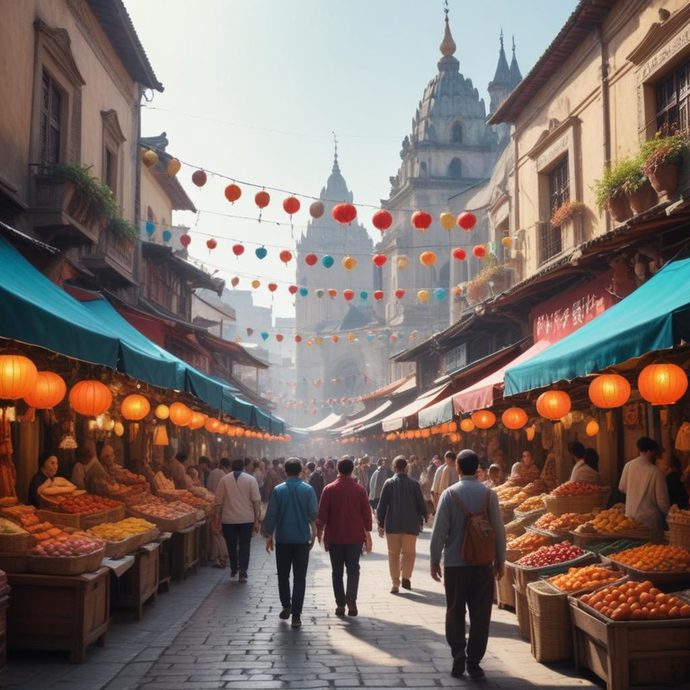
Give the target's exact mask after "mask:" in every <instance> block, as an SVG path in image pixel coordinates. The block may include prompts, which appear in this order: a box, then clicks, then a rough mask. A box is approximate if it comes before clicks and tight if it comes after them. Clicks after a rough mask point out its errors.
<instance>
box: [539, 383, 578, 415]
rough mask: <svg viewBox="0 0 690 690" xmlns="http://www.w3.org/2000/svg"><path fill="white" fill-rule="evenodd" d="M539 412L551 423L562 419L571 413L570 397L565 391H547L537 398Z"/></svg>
mask: <svg viewBox="0 0 690 690" xmlns="http://www.w3.org/2000/svg"><path fill="white" fill-rule="evenodd" d="M537 412H538V413H539V414H540V415H541V416H542V417H544V418H545V419H550V420H551V421H556V420H558V419H562V418H563V417H565V416H566V415H567V414H568V412H570V396H569V395H568V394H567V393H566V392H565V391H555V390H554V391H546V392H545V393H542V394H541V395H540V396H539V397H538V398H537Z"/></svg>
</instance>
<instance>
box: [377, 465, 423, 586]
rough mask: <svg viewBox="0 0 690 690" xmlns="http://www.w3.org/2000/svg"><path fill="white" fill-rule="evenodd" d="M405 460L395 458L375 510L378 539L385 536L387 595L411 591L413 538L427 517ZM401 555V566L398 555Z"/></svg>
mask: <svg viewBox="0 0 690 690" xmlns="http://www.w3.org/2000/svg"><path fill="white" fill-rule="evenodd" d="M407 469H408V467H407V460H406V459H405V458H404V457H403V456H402V455H398V457H397V458H395V460H393V471H394V472H395V476H394V477H393V478H392V479H389V480H387V481H386V483H385V484H384V485H383V490H382V491H381V498H380V499H379V505H378V508H377V509H376V519H377V522H378V524H379V536H380V537H383V535H384V532H385V534H386V543H387V544H388V569H389V570H390V574H391V583H392V586H391V594H397V593H398V592H399V591H400V584H401V583H400V576H401V573H402V587H403V589H412V583H411V582H410V580H411V579H412V571H413V570H414V561H415V556H416V550H417V536H418V535H419V531H420V528H421V526H422V525H423V524H424V522H425V521H426V518H427V511H426V505H425V503H424V496H423V495H422V488H421V487H420V486H419V482H418V481H417V480H416V479H413V478H412V477H409V476H408V475H407ZM401 554H402V563H401V560H400V556H401Z"/></svg>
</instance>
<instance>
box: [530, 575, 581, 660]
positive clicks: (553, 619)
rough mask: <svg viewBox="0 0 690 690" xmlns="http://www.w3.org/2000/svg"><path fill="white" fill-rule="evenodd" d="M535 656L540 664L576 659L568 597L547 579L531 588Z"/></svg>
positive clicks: (532, 639)
mask: <svg viewBox="0 0 690 690" xmlns="http://www.w3.org/2000/svg"><path fill="white" fill-rule="evenodd" d="M527 604H528V606H529V620H530V638H531V640H530V641H531V649H532V656H533V657H534V658H535V659H536V660H537V661H539V662H546V661H566V660H568V659H571V658H572V656H573V633H572V629H571V626H570V608H569V605H568V595H567V594H564V593H563V592H561V591H560V590H558V589H556V588H555V587H554V586H553V585H551V584H550V583H549V582H545V581H543V580H541V581H538V582H530V583H529V585H528V586H527Z"/></svg>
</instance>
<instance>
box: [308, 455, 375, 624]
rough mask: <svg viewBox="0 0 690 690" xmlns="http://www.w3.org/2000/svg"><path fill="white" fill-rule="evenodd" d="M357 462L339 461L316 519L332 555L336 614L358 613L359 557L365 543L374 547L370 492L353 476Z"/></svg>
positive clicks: (347, 459) (320, 532)
mask: <svg viewBox="0 0 690 690" xmlns="http://www.w3.org/2000/svg"><path fill="white" fill-rule="evenodd" d="M353 469H354V463H353V462H352V460H351V459H350V458H349V457H348V456H347V455H346V456H344V457H343V458H341V459H340V460H339V461H338V478H337V479H336V480H335V481H334V482H333V483H331V484H328V485H327V486H326V487H325V488H324V490H323V493H322V494H321V503H320V504H319V516H318V519H317V521H316V524H317V527H318V530H319V532H318V534H319V542H321V541H322V540H323V544H324V548H325V549H326V551H328V554H329V556H330V558H331V568H332V570H333V594H334V595H335V604H336V609H335V615H336V616H344V615H345V605H347V613H348V615H349V616H356V615H357V590H358V588H359V557H360V556H361V554H362V545H363V544H366V547H367V550H371V536H370V534H369V532H371V527H372V520H371V508H370V507H369V502H368V501H367V492H366V491H365V490H364V487H363V486H361V485H359V484H358V483H357V482H356V481H355V480H354V479H353V478H352V471H353ZM343 569H346V570H347V588H345V587H343Z"/></svg>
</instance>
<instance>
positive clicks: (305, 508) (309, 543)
mask: <svg viewBox="0 0 690 690" xmlns="http://www.w3.org/2000/svg"><path fill="white" fill-rule="evenodd" d="M301 472H302V463H301V461H300V459H299V458H289V459H288V460H287V461H286V463H285V473H286V475H287V479H286V481H285V482H283V483H282V484H279V485H278V486H276V488H275V489H273V493H272V494H271V499H270V501H269V502H268V510H267V511H266V520H265V522H264V533H265V535H266V551H268V553H271V551H273V548H274V545H275V551H276V566H277V568H278V592H279V594H280V603H281V604H282V606H283V610H282V611H281V612H280V618H281V619H282V620H287V619H288V618H289V617H290V616H292V627H293V628H301V627H302V606H303V604H304V592H305V590H306V586H307V567H308V566H309V552H310V551H311V549H312V547H313V546H314V540H315V539H316V517H317V514H318V510H319V504H318V503H317V501H316V494H315V493H314V489H312V488H311V486H309V484H306V483H305V482H303V481H302V479H300V473H301ZM274 532H275V544H274ZM290 570H292V581H293V585H292V595H291V594H290Z"/></svg>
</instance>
